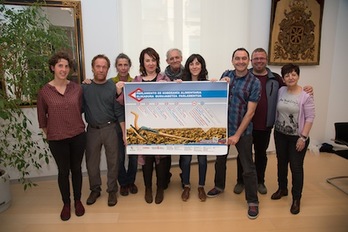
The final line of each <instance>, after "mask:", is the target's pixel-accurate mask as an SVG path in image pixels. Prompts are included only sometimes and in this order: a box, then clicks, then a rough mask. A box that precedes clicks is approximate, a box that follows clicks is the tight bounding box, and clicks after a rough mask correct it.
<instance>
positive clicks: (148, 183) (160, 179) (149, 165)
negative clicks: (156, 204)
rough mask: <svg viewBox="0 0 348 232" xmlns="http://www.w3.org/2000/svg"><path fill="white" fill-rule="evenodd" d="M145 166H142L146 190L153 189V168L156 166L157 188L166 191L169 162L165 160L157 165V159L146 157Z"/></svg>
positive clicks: (152, 156) (161, 160)
mask: <svg viewBox="0 0 348 232" xmlns="http://www.w3.org/2000/svg"><path fill="white" fill-rule="evenodd" d="M144 159H145V164H144V165H143V166H142V170H143V177H144V183H145V187H146V188H151V187H152V173H153V167H154V166H155V170H156V178H157V183H156V185H157V188H162V189H164V188H165V186H166V181H167V175H168V169H167V167H168V166H167V162H166V161H165V158H162V159H160V162H159V163H158V164H156V158H155V156H154V155H146V156H145V157H144Z"/></svg>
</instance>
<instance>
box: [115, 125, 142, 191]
mask: <svg viewBox="0 0 348 232" xmlns="http://www.w3.org/2000/svg"><path fill="white" fill-rule="evenodd" d="M118 144H119V146H118V148H119V152H118V158H119V167H118V183H119V184H120V185H121V186H127V185H129V184H134V182H135V176H136V174H137V170H138V156H137V155H128V168H127V169H126V167H125V161H126V149H125V146H124V142H123V136H122V132H120V133H118Z"/></svg>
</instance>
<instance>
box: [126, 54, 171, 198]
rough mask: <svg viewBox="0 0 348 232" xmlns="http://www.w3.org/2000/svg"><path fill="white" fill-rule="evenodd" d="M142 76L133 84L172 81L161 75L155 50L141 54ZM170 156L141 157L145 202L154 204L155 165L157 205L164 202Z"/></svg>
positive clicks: (139, 160) (158, 58)
mask: <svg viewBox="0 0 348 232" xmlns="http://www.w3.org/2000/svg"><path fill="white" fill-rule="evenodd" d="M139 62H140V75H139V76H136V77H135V78H134V80H133V82H157V81H170V79H169V77H167V76H165V75H164V74H162V73H160V71H161V68H160V57H159V55H158V53H157V52H156V51H155V50H154V49H153V48H145V49H144V50H142V52H141V53H140V57H139ZM166 159H168V156H160V155H144V156H143V155H139V156H138V162H139V164H140V165H142V171H143V177H144V183H145V201H146V202H147V203H149V204H150V203H152V201H153V196H152V173H153V165H154V164H155V170H156V178H157V191H156V197H155V203H156V204H160V203H161V202H162V201H163V197H164V189H165V188H166V186H167V175H168V169H167V163H168V161H167V160H166Z"/></svg>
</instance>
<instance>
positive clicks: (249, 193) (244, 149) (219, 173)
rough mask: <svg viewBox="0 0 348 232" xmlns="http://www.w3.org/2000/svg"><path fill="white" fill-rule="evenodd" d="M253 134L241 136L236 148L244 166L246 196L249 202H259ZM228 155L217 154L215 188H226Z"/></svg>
mask: <svg viewBox="0 0 348 232" xmlns="http://www.w3.org/2000/svg"><path fill="white" fill-rule="evenodd" d="M252 141H253V138H252V135H245V136H241V137H240V139H239V141H238V143H237V144H236V148H237V151H238V157H239V159H240V162H241V165H242V167H243V182H244V185H245V198H246V200H247V202H248V203H255V204H258V202H259V201H258V197H257V175H256V168H255V164H254V161H253V153H252ZM226 161H227V155H222V156H217V157H216V161H215V178H214V183H215V188H217V189H219V190H224V189H225V183H226Z"/></svg>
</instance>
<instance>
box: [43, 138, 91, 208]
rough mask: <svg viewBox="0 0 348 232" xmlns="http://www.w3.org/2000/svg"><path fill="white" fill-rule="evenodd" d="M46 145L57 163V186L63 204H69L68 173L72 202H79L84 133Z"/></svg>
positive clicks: (84, 144)
mask: <svg viewBox="0 0 348 232" xmlns="http://www.w3.org/2000/svg"><path fill="white" fill-rule="evenodd" d="M48 144H49V147H50V150H51V153H52V155H53V157H54V160H55V161H56V163H57V167H58V186H59V190H60V194H61V196H62V200H63V202H64V203H70V182H69V175H70V172H71V180H72V187H73V192H74V200H81V188H82V171H81V163H82V159H83V154H84V152H85V147H86V133H85V132H83V133H82V134H79V135H77V136H75V137H72V138H68V139H63V140H56V141H48Z"/></svg>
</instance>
